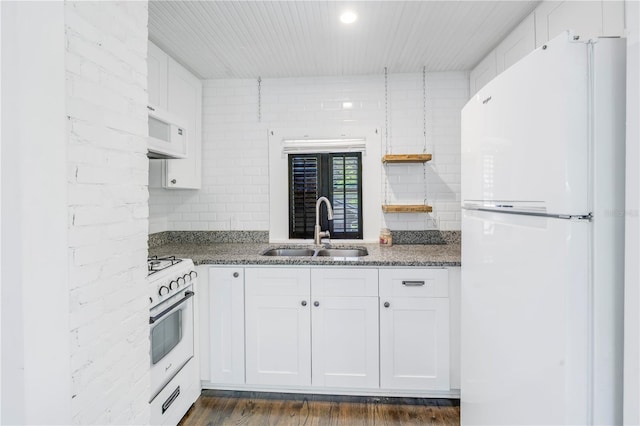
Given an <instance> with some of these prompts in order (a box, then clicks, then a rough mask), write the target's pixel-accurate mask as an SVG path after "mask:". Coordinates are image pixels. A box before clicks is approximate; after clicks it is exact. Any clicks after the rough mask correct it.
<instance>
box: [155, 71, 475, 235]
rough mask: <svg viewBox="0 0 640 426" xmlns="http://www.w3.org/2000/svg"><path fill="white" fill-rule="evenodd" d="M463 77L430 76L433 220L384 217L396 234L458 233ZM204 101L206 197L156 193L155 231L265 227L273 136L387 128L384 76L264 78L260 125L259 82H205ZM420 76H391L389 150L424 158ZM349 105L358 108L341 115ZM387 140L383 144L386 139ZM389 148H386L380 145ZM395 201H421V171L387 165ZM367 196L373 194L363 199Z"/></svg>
mask: <svg viewBox="0 0 640 426" xmlns="http://www.w3.org/2000/svg"><path fill="white" fill-rule="evenodd" d="M468 87H469V78H468V73H466V72H447V73H428V74H427V114H426V120H427V134H428V142H427V149H428V151H429V152H430V153H432V154H433V160H432V161H431V162H430V163H428V164H427V166H426V182H427V184H426V193H427V197H426V198H427V203H428V204H430V205H433V213H432V214H387V215H385V218H384V219H385V221H386V223H387V225H388V226H389V227H390V228H391V229H394V230H415V229H434V228H436V229H441V230H459V229H460V111H461V109H462V107H463V106H464V104H465V102H466V100H467V99H468V91H469V89H468ZM203 96H204V99H203V149H202V152H203V168H202V170H203V185H202V190H200V191H184V190H163V189H152V190H151V191H150V201H149V207H150V223H151V225H152V226H151V227H150V232H151V233H153V232H159V231H164V230H268V229H269V217H268V210H269V199H268V197H269V195H268V178H269V171H268V149H267V148H268V147H267V129H270V128H272V129H273V128H276V129H282V128H304V127H306V126H308V127H309V128H311V129H313V128H322V127H340V126H345V125H346V126H362V127H370V126H373V127H378V128H381V129H384V127H385V96H384V76H383V75H382V74H381V75H374V76H354V77H318V78H296V79H289V78H288V79H265V80H263V81H262V99H261V103H262V120H261V122H258V90H257V81H256V80H208V81H205V82H204V94H203ZM422 99H423V97H422V74H421V73H417V74H390V75H389V144H390V146H391V151H390V153H394V154H401V153H415V152H418V153H420V152H422V150H423V145H424V140H423V137H422V134H423V132H422V128H423V107H422V104H423V102H422ZM343 102H351V103H352V108H350V109H345V108H343ZM383 139H384V138H383ZM383 151H384V147H383ZM387 169H388V171H389V177H388V181H387V182H388V183H387V184H386V185H385V184H383V183H381V185H380V186H381V188H380V190H381V191H382V192H383V198H384V197H385V194H386V198H387V200H388V201H389V203H392V202H395V201H397V202H399V203H407V204H413V203H419V204H420V203H423V202H424V198H425V195H424V194H425V183H424V182H425V179H424V171H425V170H424V169H423V167H422V166H421V165H402V166H400V165H393V166H387ZM365 196H366V194H365Z"/></svg>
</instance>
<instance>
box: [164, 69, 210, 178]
mask: <svg viewBox="0 0 640 426" xmlns="http://www.w3.org/2000/svg"><path fill="white" fill-rule="evenodd" d="M168 61H169V65H168V76H167V80H168V83H167V86H168V94H167V110H168V111H169V112H170V113H172V114H175V115H176V116H179V117H181V118H183V120H184V121H185V122H186V123H187V158H185V159H183V160H168V161H166V176H165V182H164V183H165V187H167V188H191V189H200V188H201V187H202V82H201V81H200V80H199V79H198V78H197V77H196V76H194V75H193V74H191V73H190V72H189V71H187V70H186V69H185V68H184V67H182V66H181V65H180V64H178V63H177V62H176V61H174V60H173V59H171V58H169V59H168Z"/></svg>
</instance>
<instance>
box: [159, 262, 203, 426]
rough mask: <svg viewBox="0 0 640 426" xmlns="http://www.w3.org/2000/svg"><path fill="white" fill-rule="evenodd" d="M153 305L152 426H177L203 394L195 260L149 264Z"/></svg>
mask: <svg viewBox="0 0 640 426" xmlns="http://www.w3.org/2000/svg"><path fill="white" fill-rule="evenodd" d="M147 264H148V271H149V273H148V275H147V280H148V282H149V290H150V297H149V302H150V304H151V309H150V316H149V328H150V331H149V338H150V341H151V354H150V355H151V367H150V369H151V370H150V376H151V399H150V402H149V403H150V405H151V424H154V425H176V424H177V423H178V422H179V421H180V419H181V418H182V417H183V416H184V414H185V413H186V412H187V411H188V410H189V408H190V407H191V405H192V404H193V403H194V402H195V401H196V399H198V396H199V395H200V382H199V379H198V371H197V365H196V364H197V363H196V360H195V359H194V341H195V339H194V302H193V296H194V295H195V293H194V286H195V284H196V280H197V273H196V271H194V266H193V262H192V261H191V260H190V259H176V258H175V257H173V256H171V257H163V258H157V257H155V258H151V259H149V260H148V261H147Z"/></svg>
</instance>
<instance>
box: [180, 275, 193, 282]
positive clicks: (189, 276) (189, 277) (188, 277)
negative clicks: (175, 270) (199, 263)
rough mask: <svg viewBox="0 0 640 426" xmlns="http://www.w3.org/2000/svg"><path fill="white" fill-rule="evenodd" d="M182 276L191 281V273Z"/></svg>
mask: <svg viewBox="0 0 640 426" xmlns="http://www.w3.org/2000/svg"><path fill="white" fill-rule="evenodd" d="M182 278H184V280H185V281H191V275H189V274H184V276H183V277H182Z"/></svg>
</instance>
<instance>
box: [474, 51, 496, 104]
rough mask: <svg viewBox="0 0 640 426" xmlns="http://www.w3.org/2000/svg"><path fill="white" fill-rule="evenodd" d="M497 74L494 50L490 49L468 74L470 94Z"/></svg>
mask: <svg viewBox="0 0 640 426" xmlns="http://www.w3.org/2000/svg"><path fill="white" fill-rule="evenodd" d="M496 75H498V67H497V62H496V51H495V49H494V50H492V51H491V53H489V54H488V55H487V56H486V57H485V58H484V59H483V60H482V61H481V62H480V63H479V64H478V65H476V67H475V68H474V69H473V70H471V74H469V94H470V95H471V96H473V95H475V93H476V92H477V91H478V90H480V89H482V87H483V86H484V85H485V84H487V83H488V82H490V81H491V80H493V78H494V77H495V76H496Z"/></svg>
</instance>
